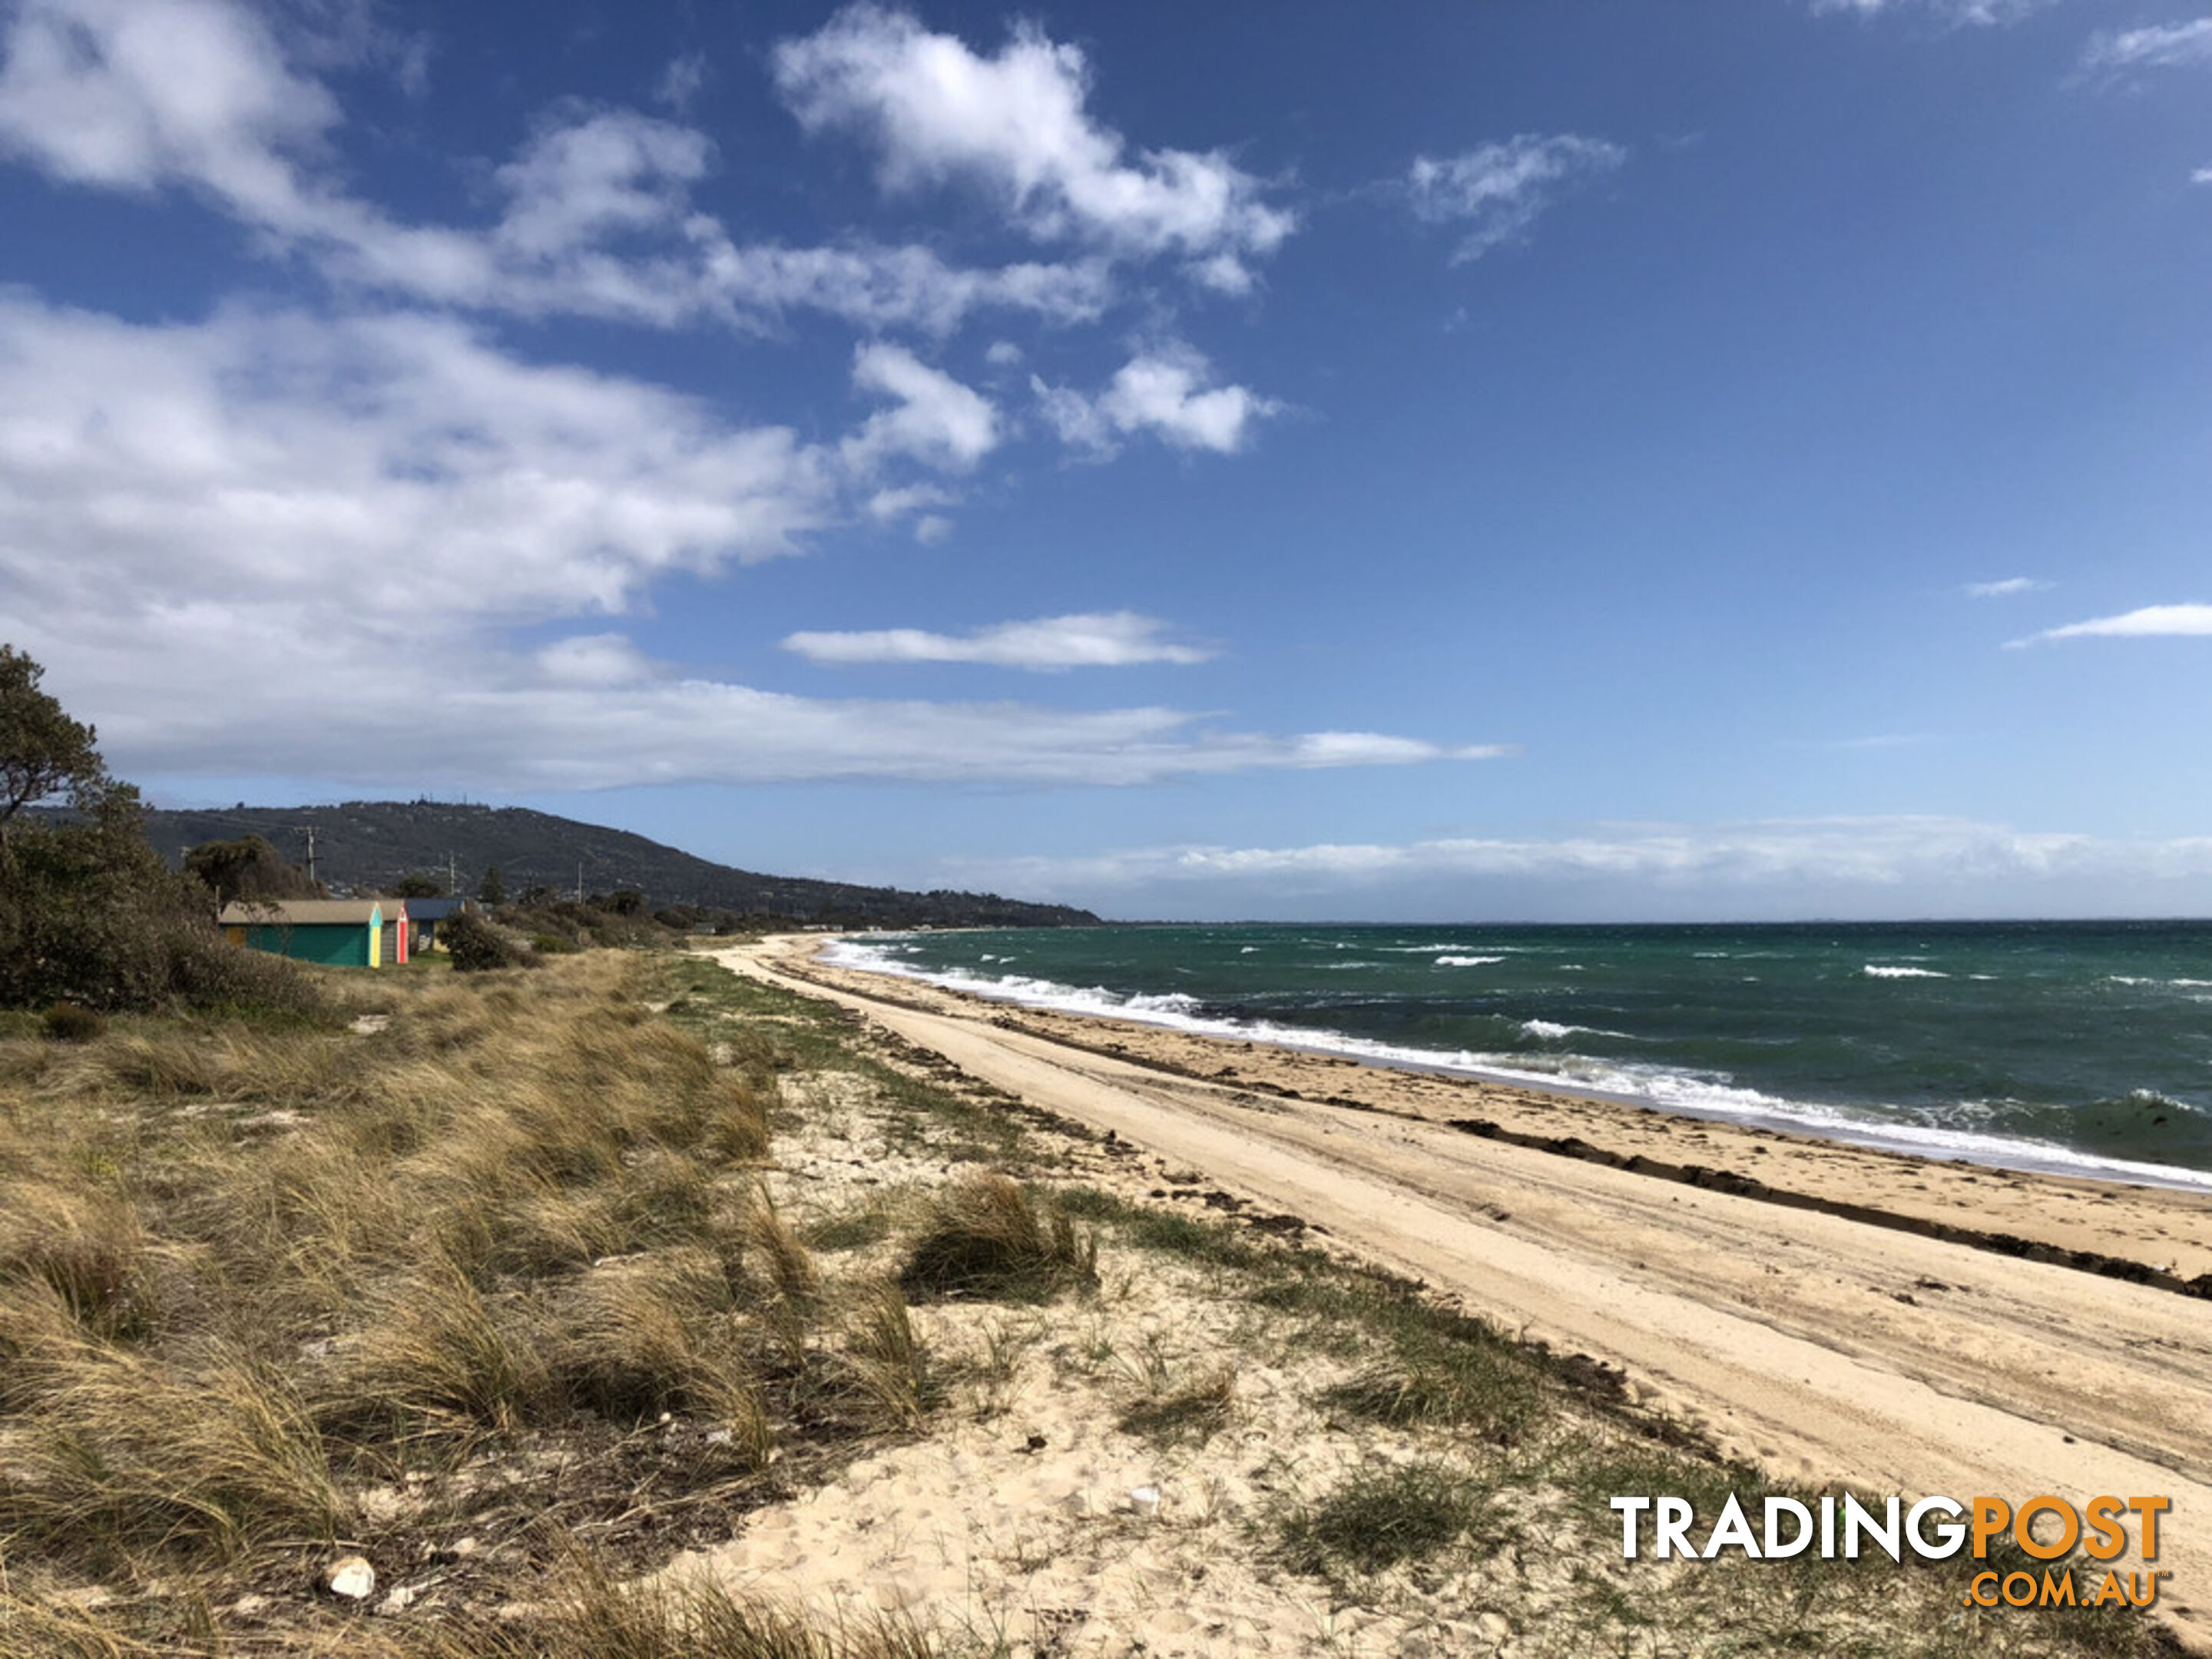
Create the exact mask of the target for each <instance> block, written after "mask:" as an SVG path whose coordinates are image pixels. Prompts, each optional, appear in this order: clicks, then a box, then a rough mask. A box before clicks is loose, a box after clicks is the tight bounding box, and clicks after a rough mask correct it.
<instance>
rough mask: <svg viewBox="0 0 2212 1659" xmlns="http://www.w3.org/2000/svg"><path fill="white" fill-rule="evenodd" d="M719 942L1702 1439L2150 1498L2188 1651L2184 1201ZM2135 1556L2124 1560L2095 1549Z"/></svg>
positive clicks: (2209, 1562)
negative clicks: (1055, 1010)
mask: <svg viewBox="0 0 2212 1659" xmlns="http://www.w3.org/2000/svg"><path fill="white" fill-rule="evenodd" d="M819 943H820V940H819V939H818V937H810V938H805V939H776V940H770V941H767V942H765V943H764V944H763V945H759V946H753V947H744V948H741V949H738V950H732V951H723V952H720V953H717V954H718V957H719V959H720V960H721V961H723V962H724V963H726V965H728V966H730V967H731V968H732V969H736V970H737V971H739V972H741V973H745V974H748V975H754V976H757V977H760V978H763V979H767V980H770V981H776V982H780V983H782V984H785V985H787V987H793V988H803V989H805V990H807V991H809V992H811V994H817V995H823V996H827V997H829V998H831V999H833V1000H836V1001H838V1002H840V1003H842V1004H843V1005H844V1006H848V1007H850V1008H853V1009H855V1010H858V1011H860V1012H862V1013H864V1014H865V1015H866V1018H869V1019H871V1020H872V1021H874V1022H876V1023H878V1024H880V1025H881V1026H882V1027H884V1029H885V1030H889V1031H890V1032H892V1033H895V1034H896V1036H900V1037H902V1038H904V1039H905V1040H907V1041H908V1042H913V1043H915V1044H918V1045H920V1046H921V1047H922V1048H927V1049H928V1050H931V1051H933V1052H934V1053H936V1054H941V1055H943V1056H944V1057H945V1059H946V1060H949V1061H951V1063H952V1064H953V1065H956V1066H958V1067H959V1068H961V1070H962V1071H963V1072H965V1073H969V1075H971V1076H973V1077H975V1078H976V1079H981V1080H982V1081H984V1082H986V1083H987V1084H990V1085H994V1086H995V1087H997V1088H1000V1089H1002V1090H1005V1091H1008V1092H1010V1093H1012V1094H1014V1095H1016V1096H1018V1097H1020V1098H1021V1099H1022V1100H1023V1101H1024V1102H1026V1103H1029V1104H1030V1105H1031V1106H1034V1107H1036V1108H1039V1109H1044V1110H1048V1111H1050V1112H1053V1113H1055V1114H1058V1115H1062V1116H1064V1117H1066V1118H1067V1119H1070V1120H1072V1121H1075V1122H1078V1123H1080V1124H1083V1125H1085V1126H1086V1127H1089V1128H1090V1129H1091V1130H1092V1131H1094V1132H1097V1133H1109V1132H1110V1133H1111V1135H1112V1136H1113V1137H1114V1138H1115V1140H1116V1141H1117V1142H1119V1143H1121V1144H1123V1145H1124V1146H1127V1147H1132V1148H1134V1149H1136V1151H1135V1153H1134V1154H1133V1155H1132V1156H1129V1157H1127V1158H1125V1159H1124V1162H1123V1166H1122V1167H1123V1169H1124V1171H1125V1173H1126V1174H1127V1176H1128V1178H1129V1179H1130V1181H1131V1182H1133V1184H1135V1185H1137V1186H1139V1187H1140V1188H1143V1189H1144V1190H1145V1193H1146V1195H1148V1196H1152V1197H1157V1198H1164V1199H1166V1200H1169V1201H1170V1202H1175V1201H1184V1202H1188V1203H1189V1204H1190V1205H1191V1206H1193V1207H1194V1209H1203V1208H1205V1207H1206V1206H1212V1207H1213V1208H1216V1209H1221V1208H1239V1209H1243V1210H1246V1211H1248V1212H1250V1211H1254V1210H1257V1211H1262V1212H1267V1214H1270V1215H1272V1216H1276V1217H1281V1218H1287V1219H1285V1220H1282V1221H1281V1222H1280V1223H1279V1225H1282V1226H1283V1227H1285V1228H1291V1229H1296V1230H1298V1231H1302V1232H1303V1233H1304V1237H1306V1238H1307V1240H1308V1241H1309V1242H1310V1243H1326V1244H1328V1246H1330V1247H1331V1248H1334V1249H1340V1250H1343V1251H1345V1252H1347V1253H1350V1254H1352V1255H1358V1256H1359V1257H1361V1258H1363V1259H1364V1260H1367V1261H1373V1262H1375V1263H1377V1264H1379V1265H1382V1266H1384V1267H1389V1268H1391V1269H1393V1270H1395V1271H1398V1272H1400V1273H1405V1274H1407V1275H1410V1276H1412V1277H1414V1278H1416V1279H1420V1280H1422V1281H1424V1282H1425V1283H1427V1284H1428V1285H1431V1286H1432V1287H1433V1288H1435V1289H1436V1290H1437V1291H1441V1292H1443V1293H1445V1294H1448V1295H1449V1296H1451V1297H1455V1298H1457V1299H1458V1300H1459V1301H1460V1302H1462V1304H1464V1305H1465V1306H1466V1307H1467V1308H1468V1310H1470V1311H1474V1312H1477V1313H1480V1314H1483V1315H1486V1316H1489V1317H1491V1318H1492V1319H1494V1320H1497V1321H1498V1322H1501V1323H1503V1324H1504V1325H1505V1326H1506V1327H1507V1328H1511V1329H1515V1330H1517V1331H1519V1332H1521V1333H1522V1334H1525V1335H1526V1336H1528V1337H1529V1338H1532V1339H1534V1340H1541V1341H1543V1342H1545V1343H1547V1344H1549V1345H1550V1346H1552V1347H1553V1348H1554V1349H1555V1350H1558V1351H1560V1352H1578V1353H1584V1354H1588V1355H1589V1356H1591V1357H1592V1358H1595V1359H1596V1360H1598V1361H1601V1362H1602V1363H1603V1364H1607V1365H1608V1366H1616V1367H1619V1368H1620V1369H1621V1370H1622V1371H1623V1373H1624V1375H1625V1379H1626V1388H1627V1389H1629V1391H1630V1392H1631V1394H1632V1396H1633V1397H1635V1398H1638V1400H1640V1401H1643V1402H1644V1403H1645V1404H1647V1405H1649V1406H1650V1407H1654V1408H1656V1409H1660V1410H1663V1411H1664V1412H1666V1413H1669V1414H1671V1415H1673V1416H1674V1417H1675V1418H1677V1419H1680V1420H1681V1421H1682V1422H1684V1423H1686V1424H1688V1425H1692V1426H1694V1427H1695V1428H1697V1429H1698V1430H1699V1431H1702V1432H1703V1433H1704V1434H1705V1435H1706V1436H1708V1437H1710V1438H1711V1441H1712V1442H1713V1443H1715V1444H1716V1446H1717V1448H1718V1449H1721V1450H1722V1451H1723V1452H1724V1453H1725V1454H1727V1455H1731V1456H1734V1457H1738V1458H1741V1459H1742V1460H1744V1461H1746V1462H1751V1463H1753V1464H1755V1465H1757V1466H1759V1467H1760V1468H1763V1469H1765V1470H1766V1471H1767V1472H1769V1473H1771V1474H1776V1475H1778V1476H1783V1477H1787V1478H1789V1479H1791V1480H1800V1481H1804V1482H1807V1483H1809V1484H1812V1485H1815V1486H1825V1485H1829V1484H1832V1483H1848V1484H1849V1485H1850V1486H1851V1487H1852V1488H1853V1489H1855V1490H1858V1491H1862V1492H1904V1493H1906V1494H1907V1495H1908V1496H1913V1495H1918V1494H1923V1493H1937V1492H1942V1493H1949V1494H1952V1495H1954V1496H1957V1497H1959V1498H1962V1499H1963V1498H1968V1497H1971V1496H1973V1495H1976V1494H1982V1493H1990V1494H1999V1495H2004V1496H2007V1497H2009V1498H2013V1499H2015V1501H2019V1500H2023V1499H2025V1498H2027V1497H2029V1496H2032V1495H2034V1494H2038V1493H2043V1492H2055V1493H2057V1494H2059V1495H2061V1496H2063V1497H2067V1498H2071V1499H2073V1500H2074V1501H2076V1502H2080V1501H2082V1500H2084V1499H2086V1498H2088V1497H2090V1496H2093V1495H2095V1494H2100V1493H2106V1492H2111V1493H2118V1494H2123V1495H2134V1494H2160V1495H2165V1496H2169V1497H2171V1498H2172V1516H2171V1517H2170V1522H2169V1524H2168V1526H2167V1527H2166V1530H2165V1532H2164V1534H2162V1540H2161V1541H2162V1545H2163V1547H2162V1549H2161V1551H2160V1556H2159V1558H2158V1559H2157V1561H2156V1562H2155V1563H2154V1564H2153V1565H2154V1566H2155V1567H2156V1568H2158V1569H2160V1570H2162V1571H2166V1572H2167V1573H2168V1574H2170V1577H2168V1578H2167V1579H2166V1581H2165V1590H2164V1593H2163V1595H2162V1596H2161V1600H2160V1615H2161V1617H2162V1618H2163V1619H2164V1620H2166V1622H2167V1623H2168V1624H2169V1626H2171V1627H2172V1629H2173V1630H2174V1632H2176V1633H2177V1634H2178V1635H2179V1636H2181V1637H2182V1638H2184V1639H2185V1641H2186V1642H2188V1643H2189V1644H2190V1645H2191V1647H2193V1648H2198V1649H2206V1650H2212V1534H2207V1533H2206V1531H2205V1530H2204V1520H2203V1518H2204V1517H2206V1516H2212V1305H2209V1304H2208V1303H2207V1301H2206V1300H2205V1299H2204V1296H2203V1292H2204V1291H2205V1289H2206V1288H2207V1284H2208V1282H2212V1281H2208V1278H2207V1276H2208V1275H2212V1200H2206V1199H2204V1198H2203V1197H2201V1196H2197V1195H2195V1194H2186V1193H2180V1192H2174V1191H2168V1190H2161V1189H2157V1188H2124V1187H2117V1186H2108V1185H2105V1184H2102V1183H2098V1182H2082V1181H2073V1180H2065V1179H2059V1178H2055V1177H2051V1176H2039V1175H2029V1174H2015V1173H2011V1172H2007V1171H2002V1170H1991V1169H1988V1168H1981V1167H1977V1166H1972V1165H1966V1164H1939V1163H1932V1162H1927V1161H1923V1160H1918V1159H1913V1158H1905V1157H1900V1156H1897V1155H1893V1154H1890V1153H1886V1152H1872V1151H1867V1150H1863V1149H1858V1148H1851V1147H1844V1146H1833V1145H1829V1144H1825V1143H1821V1142H1817V1141H1813V1140H1809V1139H1797V1138H1794V1137H1789V1136H1784V1135H1779V1134H1775V1133H1768V1132H1765V1131H1762V1130H1754V1129H1745V1128H1737V1127H1732V1126H1729V1125H1725V1124H1718V1123H1713V1122H1708V1121H1697V1120H1691V1119H1685V1118H1677V1117H1669V1116H1666V1115H1661V1114H1658V1113H1654V1112H1650V1111H1646V1110H1642V1109H1637V1108H1634V1107H1631V1106H1625V1105H1620V1104H1617V1103H1608V1102H1603V1101H1591V1100H1581V1099H1575V1098H1571V1097H1563V1096H1553V1095H1548V1094H1544V1093H1541V1092H1538V1091H1533V1090H1526V1089H1520V1088H1516V1087H1509V1086H1504V1085H1496V1084H1491V1083H1484V1082H1474V1081H1468V1080H1462V1079H1453V1078H1449V1077H1443V1076H1439V1075H1435V1074H1427V1073H1408V1072H1398V1071H1391V1070H1385V1069H1382V1068H1378V1067H1373V1066H1364V1065H1359V1064H1356V1063H1353V1062H1350V1061H1346V1060H1339V1059H1335V1058H1333V1057H1329V1056H1322V1055H1315V1054H1303V1053H1297V1052H1293V1051H1289V1050H1284V1049H1278V1048H1266V1047H1263V1046H1259V1045H1253V1044H1245V1043H1236V1042H1222V1041H1219V1040H1215V1039H1210V1038H1202V1037H1194V1036H1187V1035H1184V1034H1182V1033H1177V1032H1172V1031H1167V1030H1158V1029H1155V1028H1150V1027H1146V1026H1140V1025H1134V1024H1122V1023H1117V1022H1111V1021H1102V1020H1091V1019H1079V1018H1073V1017H1069V1016H1063V1015H1057V1014H1050V1013H1042V1012H1032V1011H1026V1010H1021V1009H1017V1008H1012V1007H1008V1006H1005V1005H1002V1004H994V1003H987V1002H982V1001H981V1000H975V999H972V998H969V997H965V996H962V995H959V994H951V993H947V992H944V991H941V990H939V989H936V988H934V987H927V986H923V985H920V984H916V983H913V982H910V981H895V980H889V979H886V978H884V977H882V976H878V975H862V974H855V973H852V972H849V971H845V970H840V969H833V968H829V967H827V966H825V965H823V964H822V963H819V962H817V961H814V960H811V953H812V952H813V951H814V950H815V949H816V948H817V946H818V945H819ZM2124 1565H2137V1566H2140V1565H2142V1564H2141V1563H2133V1562H2130V1563H2125V1564H2124Z"/></svg>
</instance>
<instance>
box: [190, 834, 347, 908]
mask: <svg viewBox="0 0 2212 1659" xmlns="http://www.w3.org/2000/svg"><path fill="white" fill-rule="evenodd" d="M185 870H186V871H187V872H189V873H191V874H192V875H195V876H197V877H198V878H200V880H201V881H202V882H204V883H205V884H206V885H207V886H208V888H209V889H210V890H211V891H212V892H213V893H214V894H215V902H216V906H217V907H218V908H220V907H222V906H223V905H226V904H231V903H234V902H237V901H239V900H241V899H290V898H316V897H319V896H320V895H319V890H318V889H317V888H316V886H315V884H314V883H313V882H312V881H309V880H308V879H307V872H306V871H304V870H302V869H300V868H299V867H297V866H294V865H289V864H287V863H285V862H284V860H283V855H282V854H279V853H278V852H277V850H276V848H274V847H271V846H270V844H269V843H268V842H266V841H264V839H262V837H260V836H240V838H239V839H238V840H236V841H209V842H201V843H200V844H199V845H198V846H197V847H195V848H192V849H191V851H190V852H188V853H186V854H185Z"/></svg>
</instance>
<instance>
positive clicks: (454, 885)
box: [446, 848, 461, 898]
mask: <svg viewBox="0 0 2212 1659" xmlns="http://www.w3.org/2000/svg"><path fill="white" fill-rule="evenodd" d="M446 896H447V898H459V897H460V896H461V878H460V877H459V876H458V875H456V874H455V873H454V866H453V848H447V849H446Z"/></svg>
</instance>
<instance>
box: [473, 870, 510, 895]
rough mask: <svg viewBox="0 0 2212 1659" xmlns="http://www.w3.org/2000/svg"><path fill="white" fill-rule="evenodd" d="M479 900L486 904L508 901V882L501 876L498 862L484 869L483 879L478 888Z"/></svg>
mask: <svg viewBox="0 0 2212 1659" xmlns="http://www.w3.org/2000/svg"><path fill="white" fill-rule="evenodd" d="M506 902H507V884H506V883H505V882H503V881H501V879H500V878H499V866H497V865H496V864H495V865H492V866H489V868H487V869H486V870H485V871H484V878H483V882H482V884H479V885H478V886H477V903H479V904H486V905H490V904H504V903H506Z"/></svg>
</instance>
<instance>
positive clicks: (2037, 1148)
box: [830, 921, 2212, 1191]
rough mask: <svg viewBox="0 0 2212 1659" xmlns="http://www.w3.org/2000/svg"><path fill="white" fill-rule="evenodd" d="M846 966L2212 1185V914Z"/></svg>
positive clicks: (1204, 937)
mask: <svg viewBox="0 0 2212 1659" xmlns="http://www.w3.org/2000/svg"><path fill="white" fill-rule="evenodd" d="M830 951H831V955H830V960H832V961H835V962H837V963H841V964H842V965H845V966H848V967H854V968H865V969H874V970H876V971H879V972H886V973H891V974H897V975H908V976H912V977H917V978H921V979H926V980H929V981H933V982H935V983H938V984H942V985H945V986H950V987H955V988H957V989H960V990H964V991H969V992H973V993H975V994H980V995H982V996H987V997H994V998H999V999H1002V1000H1007V1001H1011V1002H1018V1003H1022V1004H1026V1005H1028V1006H1034V1007H1041V1008H1054V1009H1060V1010H1063V1011H1066V1012H1074V1013H1087V1014H1103V1015H1109V1016H1112V1017H1114V1018H1120V1019H1132V1020H1141V1021H1146V1022H1149V1023H1152V1024H1161V1025H1168V1026H1173V1027H1176V1028H1177V1029H1179V1030H1187V1031H1194V1032H1198V1033H1201V1034H1205V1035H1209V1036H1225V1037H1236V1038H1257V1039H1260V1040H1262V1041H1267V1042H1282V1043H1288V1044H1291V1045H1295V1046H1297V1047H1299V1048H1311V1049H1316V1050H1320V1051H1322V1052H1326V1053H1330V1054H1348V1055H1352V1056H1354V1057H1356V1058H1359V1059H1363V1060H1374V1061H1377V1062H1380V1063H1384V1064H1392V1065H1407V1066H1427V1067H1436V1068H1438V1069H1442V1070H1445V1071H1449V1072H1455V1073H1467V1074H1471V1075H1477V1076H1482V1077H1489V1078H1497V1079H1504V1080H1507V1081H1511V1082H1520V1083H1527V1084H1530V1085H1535V1086H1538V1087H1544V1088H1551V1089H1555V1090H1563V1091H1568V1092H1572V1093H1577V1094H1595V1095H1600V1096H1604V1097H1613V1098H1620V1099H1626V1100H1631V1101H1634V1102H1636V1103H1640V1104H1644V1105H1649V1106H1654V1107H1657V1108H1660V1109H1663V1110H1668V1111H1672V1112H1678V1113H1681V1114H1683V1115H1689V1116H1696V1117H1711V1118H1722V1119H1727V1120H1730V1121H1736V1122H1741V1123H1751V1124H1757V1125H1760V1126H1763V1127H1768V1128H1774V1129H1784V1130H1790V1131H1795V1132H1796V1133H1808V1134H1813V1135H1818V1136H1821V1137H1825V1138H1826V1139H1836V1140H1845V1141H1852V1142H1857V1143H1861V1144H1865V1145H1872V1146H1886V1147H1890V1148H1893V1149H1895V1150H1898V1151H1903V1152H1917V1153H1920V1154H1923V1155H1925V1156H1930V1157H1937V1158H1966V1159H1970V1160H1972V1161H1975V1162H1979V1163H1986V1164H1997V1165H2001V1166H2003V1167H2007V1168H2014V1169H2033V1170H2051V1171H2055V1172H2057V1173H2061V1174H2069V1175H2080V1176H2098V1177H2101V1178H2104V1179H2107V1180H2119V1181H2130V1182H2150V1183H2155V1184H2159V1185H2166V1186H2176V1187H2185V1188H2198V1189H2203V1190H2205V1191H2212V922H2205V921H2138V922H2002V923H1999V922H1975V923H1959V922H1942V923H1923V922H1915V923H1879V924H1877V923H1827V922H1808V923H1792V924H1787V925H1760V926H1741V927H1738V926H1695V927H1684V926H1669V927H1474V926H1460V927H1384V926H1359V927H1334V926H1332V927H1317V926H1299V925H1273V924H1270V925H1266V926H1258V925H1253V926H1236V927H1197V926H1191V927H1086V928H1047V929H1019V930H1006V931H993V932H962V933H907V934H871V935H863V936H858V937H853V938H848V939H844V940H842V941H840V942H838V943H837V944H836V945H832V946H831V947H830Z"/></svg>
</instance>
